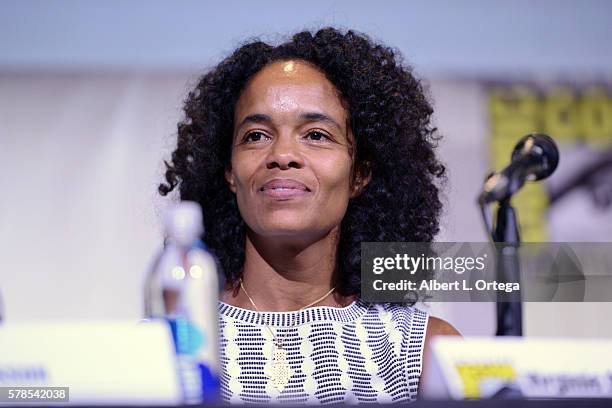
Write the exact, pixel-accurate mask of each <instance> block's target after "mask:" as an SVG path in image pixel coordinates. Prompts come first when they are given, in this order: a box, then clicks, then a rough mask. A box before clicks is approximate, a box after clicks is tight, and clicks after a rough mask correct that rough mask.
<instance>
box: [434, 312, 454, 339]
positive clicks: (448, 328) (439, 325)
mask: <svg viewBox="0 0 612 408" xmlns="http://www.w3.org/2000/svg"><path fill="white" fill-rule="evenodd" d="M433 336H461V333H459V331H458V330H457V329H455V328H454V327H453V325H451V324H450V323H449V322H447V321H446V320H443V319H440V318H438V317H434V316H429V319H428V322H427V331H426V337H427V338H431V337H433Z"/></svg>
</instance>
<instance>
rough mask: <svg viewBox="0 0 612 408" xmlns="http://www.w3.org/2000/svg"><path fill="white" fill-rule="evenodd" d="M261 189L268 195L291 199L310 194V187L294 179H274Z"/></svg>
mask: <svg viewBox="0 0 612 408" xmlns="http://www.w3.org/2000/svg"><path fill="white" fill-rule="evenodd" d="M259 191H260V192H261V193H262V194H263V195H264V196H266V197H270V198H276V199H289V198H297V197H303V196H305V195H307V194H310V189H309V188H308V187H307V186H306V185H305V184H303V183H300V182H299V181H297V180H293V179H272V180H270V181H268V182H266V183H265V184H264V185H263V186H261V188H260V189H259Z"/></svg>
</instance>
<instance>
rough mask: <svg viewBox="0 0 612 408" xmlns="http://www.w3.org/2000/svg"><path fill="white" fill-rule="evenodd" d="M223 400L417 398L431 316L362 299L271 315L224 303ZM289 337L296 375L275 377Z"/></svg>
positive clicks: (325, 401)
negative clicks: (282, 382)
mask: <svg viewBox="0 0 612 408" xmlns="http://www.w3.org/2000/svg"><path fill="white" fill-rule="evenodd" d="M219 312H220V322H219V324H220V336H221V337H220V346H221V368H222V372H221V396H222V398H223V400H225V401H228V402H230V403H241V404H243V403H265V404H271V403H285V404H294V403H298V404H299V403H301V404H329V403H338V402H344V403H359V402H364V403H365V402H369V403H390V402H398V401H411V400H414V399H415V398H416V392H417V386H418V383H419V377H420V373H421V363H422V356H423V344H424V340H425V329H426V327H427V320H428V315H427V313H425V312H423V311H421V310H418V309H415V308H412V307H408V306H403V305H397V304H389V303H387V304H372V303H367V302H364V301H362V300H361V299H357V300H356V301H354V302H353V303H351V304H350V305H349V306H347V307H344V308H333V307H325V306H320V307H312V308H308V309H305V310H302V311H297V312H264V313H258V312H255V311H252V310H246V309H241V308H238V307H235V306H231V305H228V304H226V303H223V302H219ZM264 322H266V323H268V324H269V326H270V327H271V328H272V330H273V331H274V333H275V334H276V335H277V336H279V337H280V338H282V339H283V344H284V348H285V349H286V350H287V354H288V356H287V359H288V362H289V365H290V368H291V378H290V379H289V383H288V385H287V387H286V388H285V389H284V390H283V391H282V392H279V391H278V390H277V389H276V388H275V387H274V386H273V385H272V384H271V381H270V380H269V378H268V374H269V373H270V369H271V366H272V352H273V350H274V343H273V339H272V336H271V334H270V332H269V330H268V329H267V328H266V326H265V324H264Z"/></svg>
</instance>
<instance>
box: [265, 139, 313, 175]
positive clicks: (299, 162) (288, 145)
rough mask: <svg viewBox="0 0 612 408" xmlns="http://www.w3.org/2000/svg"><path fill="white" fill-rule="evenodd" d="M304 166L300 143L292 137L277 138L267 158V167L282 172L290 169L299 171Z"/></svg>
mask: <svg viewBox="0 0 612 408" xmlns="http://www.w3.org/2000/svg"><path fill="white" fill-rule="evenodd" d="M303 165H304V160H303V157H302V154H301V151H300V145H299V141H298V140H297V139H296V138H295V137H294V136H292V135H280V136H277V137H276V138H275V139H274V141H273V142H272V145H271V146H270V151H269V153H268V157H267V158H266V167H267V168H268V169H273V168H275V167H278V168H279V169H281V170H287V169H289V168H296V169H299V168H301V167H302V166H303Z"/></svg>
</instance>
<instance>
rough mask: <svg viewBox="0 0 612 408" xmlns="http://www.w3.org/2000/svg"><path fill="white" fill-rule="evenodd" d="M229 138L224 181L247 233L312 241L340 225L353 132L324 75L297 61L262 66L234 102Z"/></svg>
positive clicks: (348, 190) (350, 190) (348, 189)
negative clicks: (232, 193)
mask: <svg viewBox="0 0 612 408" xmlns="http://www.w3.org/2000/svg"><path fill="white" fill-rule="evenodd" d="M233 138H234V139H233V148H232V158H231V170H228V171H226V174H225V176H226V180H227V182H228V183H229V186H230V189H231V190H232V191H233V192H234V193H235V194H236V198H237V202H238V207H239V210H240V213H241V215H242V218H243V219H244V221H245V222H246V224H247V225H248V226H249V228H250V229H251V230H252V231H253V232H255V233H256V234H258V235H261V236H266V237H287V238H289V237H292V238H304V239H312V238H314V239H316V238H319V237H322V236H324V235H325V234H327V233H328V232H330V231H331V230H332V229H333V228H334V227H336V226H338V225H339V224H340V222H341V220H342V218H343V217H344V214H345V213H346V208H347V205H348V201H349V198H350V197H351V196H354V195H356V194H357V189H356V187H353V183H351V172H352V166H353V157H352V156H353V154H352V152H353V148H352V145H353V135H352V133H351V131H350V129H348V127H347V112H346V110H345V108H344V107H343V105H342V102H341V100H340V98H339V95H338V91H337V90H336V88H335V87H334V85H333V84H332V83H331V82H329V81H328V80H327V78H325V75H324V74H322V73H321V72H320V71H318V70H317V69H316V68H314V67H312V66H311V65H309V64H308V63H306V62H303V61H299V60H291V61H281V62H275V63H273V64H270V65H268V66H266V67H265V68H264V69H262V70H261V71H260V72H259V73H257V74H256V75H255V76H254V77H253V78H252V80H251V81H250V82H249V83H248V85H247V87H246V88H245V89H244V90H243V92H242V94H241V96H240V98H239V100H238V102H237V104H236V109H235V115H234V135H233Z"/></svg>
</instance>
